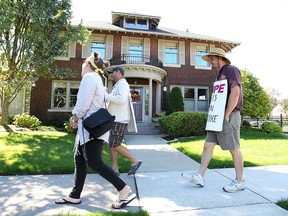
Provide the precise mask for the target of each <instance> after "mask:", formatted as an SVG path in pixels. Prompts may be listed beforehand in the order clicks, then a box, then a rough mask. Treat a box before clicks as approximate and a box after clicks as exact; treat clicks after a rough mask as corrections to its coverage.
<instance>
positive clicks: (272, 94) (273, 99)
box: [266, 88, 280, 110]
mask: <svg viewBox="0 0 288 216" xmlns="http://www.w3.org/2000/svg"><path fill="white" fill-rule="evenodd" d="M266 93H267V95H268V97H269V100H270V104H271V106H272V110H273V109H274V108H275V107H277V105H278V99H277V98H278V97H279V95H280V94H279V92H278V91H277V90H276V89H272V88H268V89H266Z"/></svg>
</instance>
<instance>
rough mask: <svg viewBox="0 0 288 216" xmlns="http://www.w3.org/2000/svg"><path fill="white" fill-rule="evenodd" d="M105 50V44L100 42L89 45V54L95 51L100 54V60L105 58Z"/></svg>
mask: <svg viewBox="0 0 288 216" xmlns="http://www.w3.org/2000/svg"><path fill="white" fill-rule="evenodd" d="M105 50H106V45H105V43H102V42H92V43H91V53H94V52H95V51H97V52H99V53H100V56H101V57H102V58H105V56H106V55H105Z"/></svg>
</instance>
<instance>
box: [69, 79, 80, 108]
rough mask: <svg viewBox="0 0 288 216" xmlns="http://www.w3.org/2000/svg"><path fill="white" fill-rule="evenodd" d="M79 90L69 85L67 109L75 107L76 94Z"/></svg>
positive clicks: (76, 86) (75, 86)
mask: <svg viewBox="0 0 288 216" xmlns="http://www.w3.org/2000/svg"><path fill="white" fill-rule="evenodd" d="M78 90H79V85H77V84H71V85H70V97H69V108H71V109H73V108H74V106H75V105H76V101H77V94H78Z"/></svg>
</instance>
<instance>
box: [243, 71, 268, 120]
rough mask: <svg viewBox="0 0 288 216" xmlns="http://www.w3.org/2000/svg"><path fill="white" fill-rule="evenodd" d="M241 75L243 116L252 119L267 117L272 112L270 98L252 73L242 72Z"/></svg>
mask: <svg viewBox="0 0 288 216" xmlns="http://www.w3.org/2000/svg"><path fill="white" fill-rule="evenodd" d="M241 74H242V86H243V96H244V108H243V109H242V110H241V115H242V116H250V117H251V118H257V117H267V116H268V115H269V113H271V111H272V105H271V103H270V98H269V96H268V95H267V93H266V92H265V90H264V89H263V88H262V87H261V86H260V84H259V81H258V78H256V77H254V76H253V74H252V73H251V72H249V71H247V70H241Z"/></svg>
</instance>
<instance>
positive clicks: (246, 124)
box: [242, 120, 251, 128]
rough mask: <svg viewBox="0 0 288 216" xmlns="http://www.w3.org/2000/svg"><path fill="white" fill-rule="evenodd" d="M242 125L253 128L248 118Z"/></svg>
mask: <svg viewBox="0 0 288 216" xmlns="http://www.w3.org/2000/svg"><path fill="white" fill-rule="evenodd" d="M242 126H243V127H247V128H251V124H250V122H249V121H247V120H243V123H242Z"/></svg>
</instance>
